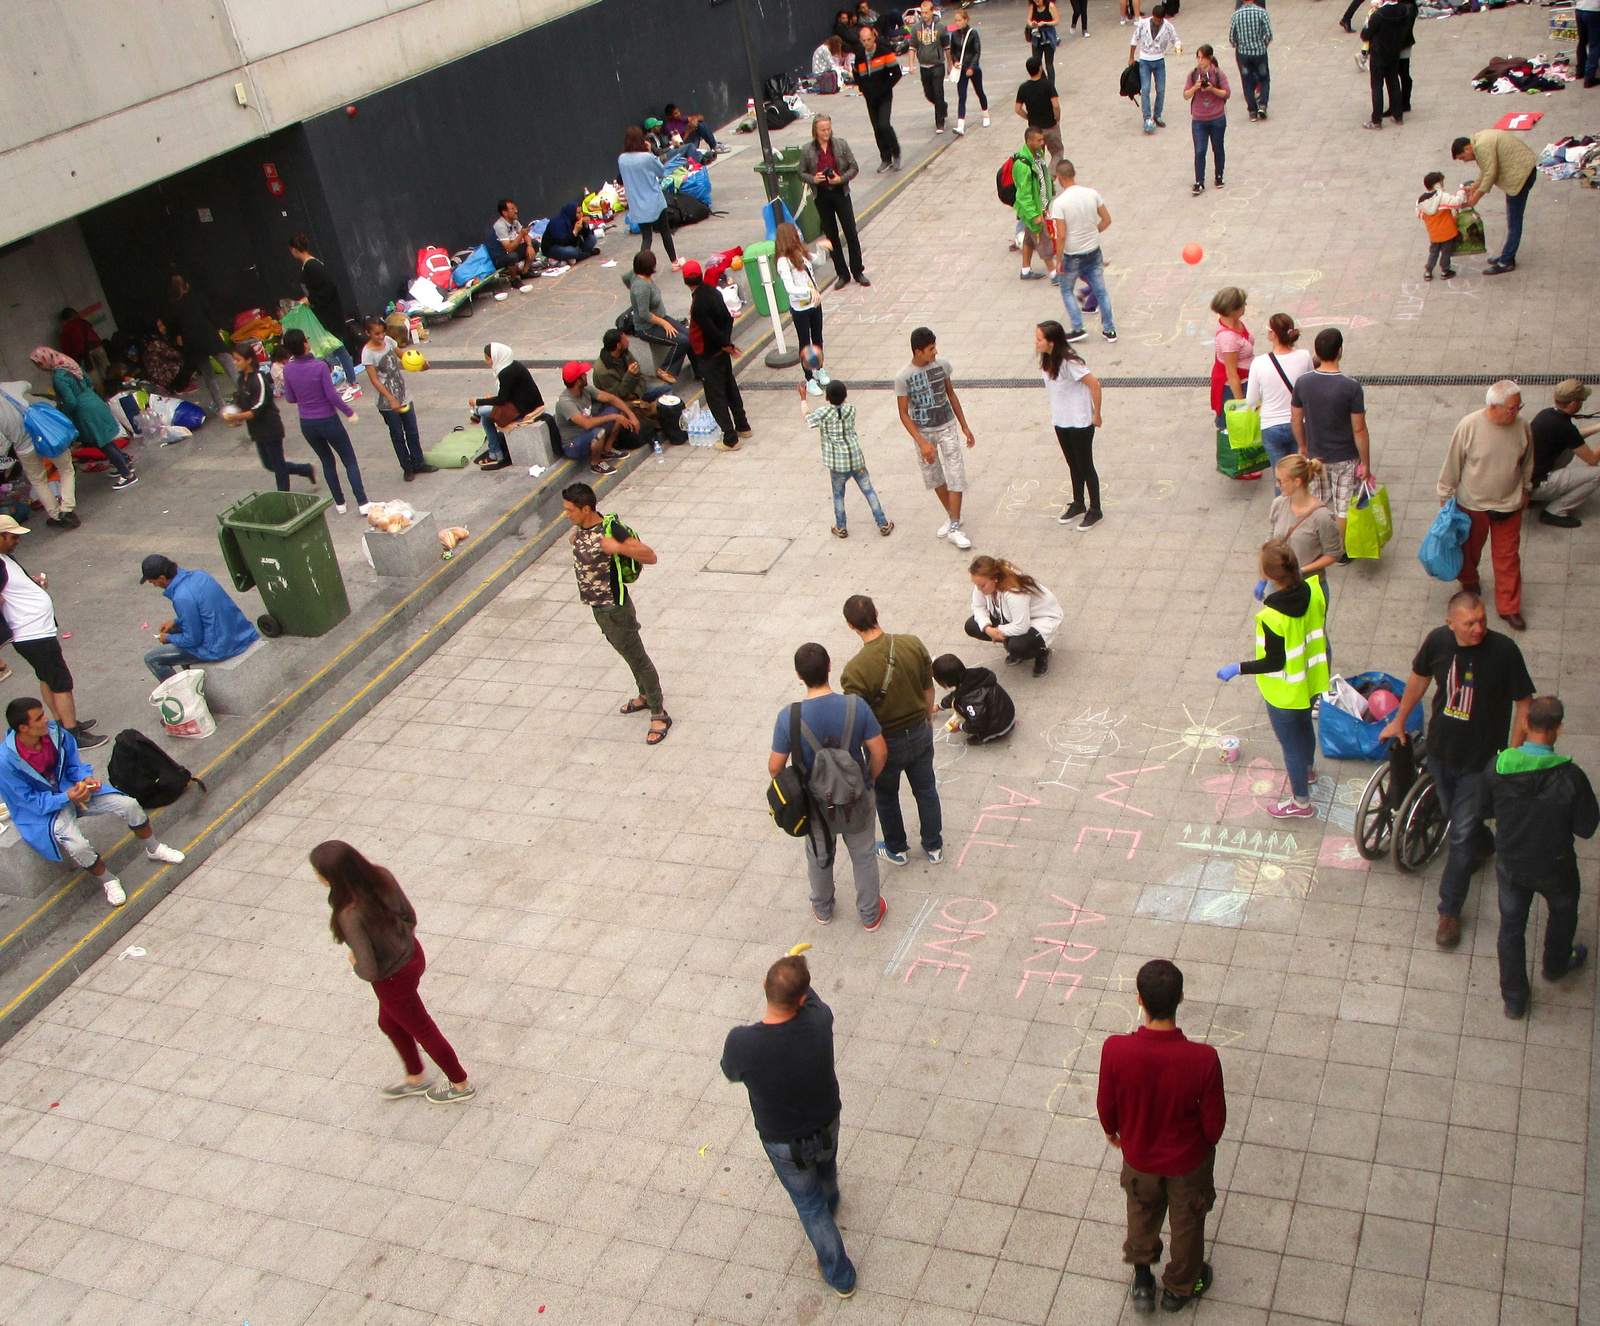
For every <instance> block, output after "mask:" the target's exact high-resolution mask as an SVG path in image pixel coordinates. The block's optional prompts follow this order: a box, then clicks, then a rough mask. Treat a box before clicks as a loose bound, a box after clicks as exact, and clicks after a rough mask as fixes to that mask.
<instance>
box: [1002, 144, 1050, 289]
mask: <svg viewBox="0 0 1600 1326" xmlns="http://www.w3.org/2000/svg"><path fill="white" fill-rule="evenodd" d="M1011 183H1012V185H1013V187H1014V188H1015V189H1016V191H1017V201H1016V202H1015V204H1013V210H1014V211H1015V212H1016V214H1017V221H1018V222H1019V224H1018V226H1017V231H1018V238H1019V240H1020V241H1021V243H1022V279H1023V280H1024V281H1037V280H1038V279H1039V274H1038V273H1037V272H1036V271H1034V270H1033V251H1034V250H1035V249H1038V250H1040V254H1039V256H1040V257H1041V258H1043V259H1044V266H1045V275H1046V276H1053V275H1055V264H1054V263H1053V262H1052V261H1051V260H1050V254H1051V252H1053V250H1052V249H1051V248H1050V239H1049V236H1047V235H1046V234H1045V229H1044V209H1045V206H1046V205H1047V204H1048V203H1049V201H1050V177H1049V176H1048V175H1047V174H1046V172H1045V161H1044V130H1043V129H1040V128H1038V127H1037V126H1035V125H1030V126H1029V127H1028V131H1027V133H1025V134H1024V135H1023V136H1022V146H1021V147H1020V148H1018V149H1017V153H1016V155H1015V156H1014V157H1012V158H1011Z"/></svg>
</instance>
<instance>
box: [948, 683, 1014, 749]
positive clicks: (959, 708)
mask: <svg viewBox="0 0 1600 1326" xmlns="http://www.w3.org/2000/svg"><path fill="white" fill-rule="evenodd" d="M939 707H940V708H941V709H953V710H955V712H956V713H958V714H959V715H961V719H962V723H963V726H964V727H965V728H966V732H967V744H968V745H969V746H976V745H982V744H983V743H984V742H986V741H993V740H994V739H995V738H996V737H1000V736H1004V735H1005V734H1006V733H1007V732H1009V731H1010V730H1011V727H1012V725H1013V724H1014V723H1015V722H1016V721H1017V709H1016V706H1015V705H1014V704H1012V702H1011V697H1010V696H1009V695H1007V694H1006V689H1005V687H1004V686H1002V685H1001V684H1000V683H999V682H998V681H997V680H995V675H994V673H992V672H990V671H989V669H988V668H967V669H966V670H965V671H964V672H962V674H961V680H960V681H959V682H957V683H956V688H955V689H954V690H953V691H951V692H950V694H949V695H947V696H945V697H944V699H942V700H940V701H939Z"/></svg>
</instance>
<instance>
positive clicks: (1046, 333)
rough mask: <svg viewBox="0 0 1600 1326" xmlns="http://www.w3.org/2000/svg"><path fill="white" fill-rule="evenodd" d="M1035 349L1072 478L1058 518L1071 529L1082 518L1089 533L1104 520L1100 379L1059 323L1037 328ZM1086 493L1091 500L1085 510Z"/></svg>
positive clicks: (1034, 342) (1052, 421) (1062, 451)
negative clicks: (1098, 458)
mask: <svg viewBox="0 0 1600 1326" xmlns="http://www.w3.org/2000/svg"><path fill="white" fill-rule="evenodd" d="M1033 348H1034V350H1035V351H1036V352H1037V353H1038V355H1039V371H1040V373H1041V374H1042V375H1043V377H1044V394H1045V396H1046V397H1047V398H1048V400H1049V402H1050V423H1051V426H1052V427H1054V429H1055V430H1056V441H1057V442H1058V443H1059V444H1060V446H1061V454H1062V455H1063V456H1065V457H1066V458H1067V469H1068V471H1069V472H1070V473H1071V475H1072V504H1071V505H1070V506H1068V507H1067V508H1066V509H1065V510H1064V511H1062V513H1061V514H1060V516H1058V517H1057V518H1056V519H1057V522H1058V523H1059V524H1062V525H1067V524H1070V523H1071V522H1072V521H1074V520H1076V519H1077V518H1078V517H1079V516H1082V517H1083V523H1082V524H1081V525H1079V526H1078V529H1079V530H1080V531H1087V530H1091V529H1093V528H1094V527H1095V526H1096V525H1098V524H1099V523H1100V522H1101V520H1102V519H1104V517H1103V516H1102V514H1101V511H1100V472H1099V471H1098V470H1096V469H1095V467H1094V430H1095V429H1097V428H1099V427H1100V379H1099V378H1097V377H1095V375H1094V374H1093V373H1091V372H1090V371H1089V365H1088V364H1086V363H1084V362H1083V356H1082V355H1080V354H1079V353H1078V352H1077V351H1076V350H1075V349H1073V347H1072V345H1071V344H1070V343H1069V342H1068V340H1067V329H1066V328H1065V327H1063V326H1062V325H1061V324H1060V323H1059V322H1053V321H1052V322H1041V323H1040V324H1039V325H1038V326H1037V327H1035V328H1034V330H1033ZM1085 495H1087V496H1088V499H1089V504H1088V506H1087V507H1086V506H1084V500H1083V499H1084V497H1085Z"/></svg>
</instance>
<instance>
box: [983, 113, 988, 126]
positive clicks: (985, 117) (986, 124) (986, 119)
mask: <svg viewBox="0 0 1600 1326" xmlns="http://www.w3.org/2000/svg"><path fill="white" fill-rule="evenodd" d="M983 127H984V128H985V129H987V128H988V127H989V117H988V116H987V115H985V116H984V117H983Z"/></svg>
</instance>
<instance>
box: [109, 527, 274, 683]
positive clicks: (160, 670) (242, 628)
mask: <svg viewBox="0 0 1600 1326" xmlns="http://www.w3.org/2000/svg"><path fill="white" fill-rule="evenodd" d="M139 572H140V575H139V583H140V584H141V585H154V586H155V587H156V588H157V589H159V590H160V591H161V592H162V593H163V594H165V595H166V596H167V597H168V598H169V599H171V600H172V606H173V608H174V609H175V610H176V611H177V614H178V616H177V619H176V620H175V621H170V622H162V623H161V627H160V637H161V643H160V644H159V645H157V646H156V647H155V648H154V649H151V650H149V651H147V652H146V654H145V656H144V665H145V667H147V668H149V669H150V675H151V676H153V677H154V678H155V679H156V680H157V681H165V680H166V679H167V678H168V677H170V676H172V674H173V673H175V672H178V671H181V670H182V669H183V668H188V667H193V666H194V665H195V664H196V663H219V662H221V661H222V660H223V659H225V658H233V657H234V656H235V655H237V654H242V653H244V651H245V650H247V649H249V648H250V646H251V645H253V644H255V642H256V641H257V640H259V639H260V638H261V633H260V632H259V631H257V630H256V628H255V627H254V626H252V625H251V624H250V619H249V618H248V617H246V616H245V615H244V613H242V612H241V611H240V610H239V605H238V604H237V603H235V602H234V601H233V600H232V599H231V598H229V597H228V593H227V591H226V590H225V589H223V588H222V586H221V585H219V584H218V583H217V582H216V579H215V577H213V576H211V575H209V574H207V573H206V572H205V571H184V570H181V569H180V568H179V566H178V564H177V563H176V562H174V561H173V560H172V559H171V558H170V557H165V556H163V555H162V554H161V553H151V554H150V555H149V556H148V557H146V558H145V559H144V561H143V562H141V563H140V565H139Z"/></svg>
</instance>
